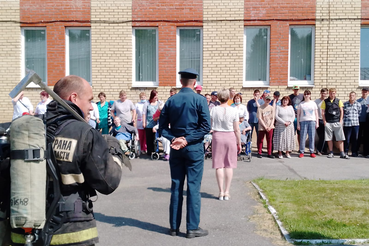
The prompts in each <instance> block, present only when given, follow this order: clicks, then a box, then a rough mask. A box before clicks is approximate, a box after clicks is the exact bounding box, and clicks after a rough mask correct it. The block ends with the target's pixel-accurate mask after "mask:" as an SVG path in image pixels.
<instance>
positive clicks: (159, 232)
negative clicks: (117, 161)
mask: <svg viewBox="0 0 369 246" xmlns="http://www.w3.org/2000/svg"><path fill="white" fill-rule="evenodd" d="M131 162H132V166H133V170H132V172H130V171H129V170H128V169H127V168H125V169H124V173H123V176H122V181H121V184H120V186H119V187H118V189H117V190H116V191H115V192H114V193H113V194H111V195H108V196H105V195H101V194H99V196H98V200H97V201H96V202H95V203H94V211H95V217H96V220H97V226H98V231H99V237H100V244H99V245H104V246H105V245H111V246H115V245H116V246H118V245H119V246H120V245H133V246H135V245H137V246H140V245H162V246H166V245H168V246H169V245H170V246H172V245H203V246H207V245H209V246H210V245H212V246H213V245H232V246H233V245H258V246H264V245H265V246H270V245H289V244H288V243H287V242H286V241H285V240H284V239H283V238H282V237H281V236H280V234H279V232H278V228H277V226H276V225H274V224H273V222H270V214H268V213H267V211H266V210H265V209H264V208H263V207H262V203H261V201H260V200H259V198H258V196H257V193H256V191H255V189H254V188H253V187H252V186H251V185H250V181H252V180H253V179H255V178H258V177H264V178H271V179H282V180H285V179H315V180H319V179H322V180H344V179H368V178H369V159H365V158H351V159H349V160H345V159H340V158H339V156H335V158H332V159H328V158H327V157H326V156H317V157H316V158H310V157H309V156H308V155H306V156H305V157H304V158H301V159H300V158H298V157H297V153H295V152H294V153H293V154H292V158H291V159H286V158H284V159H269V158H267V157H264V158H262V159H258V158H256V157H253V158H252V160H251V162H244V161H239V162H238V167H237V169H234V177H233V181H232V187H231V192H230V194H231V199H230V200H229V201H219V200H218V199H217V196H218V188H217V183H216V179H215V170H213V169H212V168H211V162H212V160H211V159H208V160H205V164H204V175H203V180H202V187H201V196H202V199H201V202H202V206H201V222H200V227H201V228H203V229H207V230H209V235H208V236H206V237H201V238H194V239H187V238H186V237H185V236H186V234H185V233H186V206H185V202H186V198H185V199H184V206H183V216H182V224H181V227H180V235H179V236H176V237H172V236H169V235H168V229H169V199H170V182H171V180H170V173H169V163H168V162H167V161H162V160H156V161H152V160H150V159H147V158H143V157H142V158H137V159H134V160H132V161H131ZM264 224H265V225H266V224H269V228H268V226H266V227H264ZM270 224H271V226H270Z"/></svg>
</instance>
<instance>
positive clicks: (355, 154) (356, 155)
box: [351, 153, 359, 157]
mask: <svg viewBox="0 0 369 246" xmlns="http://www.w3.org/2000/svg"><path fill="white" fill-rule="evenodd" d="M351 156H352V157H358V156H359V155H358V154H357V153H352V155H351Z"/></svg>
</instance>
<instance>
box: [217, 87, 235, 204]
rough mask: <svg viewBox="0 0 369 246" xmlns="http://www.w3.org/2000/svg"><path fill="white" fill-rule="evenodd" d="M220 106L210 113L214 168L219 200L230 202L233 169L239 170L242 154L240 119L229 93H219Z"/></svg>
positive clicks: (223, 91)
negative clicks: (229, 102) (230, 103)
mask: <svg viewBox="0 0 369 246" xmlns="http://www.w3.org/2000/svg"><path fill="white" fill-rule="evenodd" d="M218 99H219V101H220V103H221V104H220V105H219V106H218V107H214V108H213V109H212V110H211V112H210V118H211V126H212V130H213V143H212V156H213V168H215V169H216V172H215V174H216V178H217V183H218V188H219V200H229V198H230V195H229V189H230V186H231V181H232V177H233V168H237V154H239V153H240V152H241V137H240V130H239V117H238V112H237V109H236V108H233V107H230V106H228V104H227V102H228V99H229V91H228V90H225V89H223V90H222V91H220V92H218Z"/></svg>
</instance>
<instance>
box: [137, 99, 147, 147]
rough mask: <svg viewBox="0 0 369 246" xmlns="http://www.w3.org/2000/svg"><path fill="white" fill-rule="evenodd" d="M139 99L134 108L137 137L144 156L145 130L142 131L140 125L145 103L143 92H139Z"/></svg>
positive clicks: (142, 128) (141, 125)
mask: <svg viewBox="0 0 369 246" xmlns="http://www.w3.org/2000/svg"><path fill="white" fill-rule="evenodd" d="M139 97H140V101H139V102H138V103H136V105H135V107H136V116H137V120H136V127H137V130H138V136H139V138H140V147H141V153H142V154H146V149H147V146H146V134H145V129H144V127H143V124H142V112H143V108H144V105H145V103H147V100H146V94H145V92H141V93H140V95H139Z"/></svg>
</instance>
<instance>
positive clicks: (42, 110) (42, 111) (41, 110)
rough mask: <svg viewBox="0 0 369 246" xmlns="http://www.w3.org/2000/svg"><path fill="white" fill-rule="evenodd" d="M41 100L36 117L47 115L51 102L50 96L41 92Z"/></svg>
mask: <svg viewBox="0 0 369 246" xmlns="http://www.w3.org/2000/svg"><path fill="white" fill-rule="evenodd" d="M40 99H41V102H39V103H38V104H37V106H36V110H35V115H39V114H45V113H46V108H47V105H48V104H49V103H50V102H51V100H50V99H49V94H48V93H47V92H46V91H41V92H40Z"/></svg>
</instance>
